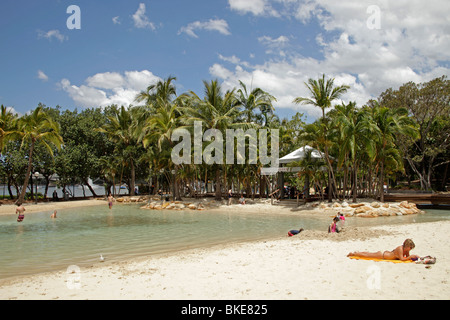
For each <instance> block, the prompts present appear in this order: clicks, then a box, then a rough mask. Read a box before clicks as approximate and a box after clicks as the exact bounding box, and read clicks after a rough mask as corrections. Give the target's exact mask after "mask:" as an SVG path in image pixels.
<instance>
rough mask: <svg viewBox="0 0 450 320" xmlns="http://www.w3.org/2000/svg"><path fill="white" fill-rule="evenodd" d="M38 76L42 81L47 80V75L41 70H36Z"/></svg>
mask: <svg viewBox="0 0 450 320" xmlns="http://www.w3.org/2000/svg"><path fill="white" fill-rule="evenodd" d="M38 78H39V79H41V80H42V81H45V82H46V81H48V76H47V75H46V74H45V73H44V71H42V70H38Z"/></svg>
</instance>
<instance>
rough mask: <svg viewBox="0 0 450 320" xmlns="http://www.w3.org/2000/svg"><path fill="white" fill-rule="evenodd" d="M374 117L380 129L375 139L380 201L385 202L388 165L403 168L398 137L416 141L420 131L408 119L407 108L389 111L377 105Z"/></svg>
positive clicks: (396, 168)
mask: <svg viewBox="0 0 450 320" xmlns="http://www.w3.org/2000/svg"><path fill="white" fill-rule="evenodd" d="M372 117H373V120H374V122H375V123H376V125H377V127H378V135H377V136H374V137H373V138H374V140H375V142H376V144H377V147H376V151H377V160H378V162H379V164H380V170H379V172H380V174H379V191H380V201H382V202H383V201H384V192H383V185H384V180H385V166H386V164H393V167H394V170H398V169H401V168H403V162H402V159H401V156H400V154H399V152H398V149H397V148H396V147H395V143H394V142H395V140H396V137H397V136H398V135H405V136H409V137H412V138H415V139H416V138H417V137H418V131H417V128H416V126H415V123H414V122H413V121H412V120H411V119H410V118H409V117H408V112H407V110H406V109H405V108H398V109H389V108H387V107H384V106H381V105H379V104H378V103H375V104H374V108H373V113H372Z"/></svg>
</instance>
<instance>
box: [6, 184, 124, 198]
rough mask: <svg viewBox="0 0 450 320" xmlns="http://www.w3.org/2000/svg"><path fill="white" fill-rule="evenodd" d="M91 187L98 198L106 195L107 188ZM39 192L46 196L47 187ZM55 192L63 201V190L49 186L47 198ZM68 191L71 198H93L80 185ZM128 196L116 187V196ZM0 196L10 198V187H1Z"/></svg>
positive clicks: (34, 189)
mask: <svg viewBox="0 0 450 320" xmlns="http://www.w3.org/2000/svg"><path fill="white" fill-rule="evenodd" d="M91 187H92V189H94V191H95V193H96V194H97V195H98V196H104V195H105V187H103V186H100V185H96V184H91ZM37 190H38V193H40V194H44V192H45V186H43V185H38V188H37ZM54 190H56V193H57V194H58V198H59V199H62V198H63V197H64V194H63V190H62V188H58V187H54V186H49V187H48V190H47V198H51V197H52V196H53V191H54ZM66 190H68V192H69V195H70V197H72V196H74V197H84V196H86V197H92V196H93V194H92V192H91V191H90V190H89V188H88V187H86V186H85V187H83V186H80V185H74V186H67V187H66ZM111 191H112V187H111ZM11 192H12V194H13V195H14V196H15V195H16V189H15V188H14V187H12V188H11ZM33 192H36V186H34V187H33ZM126 194H128V189H126V188H120V187H119V186H116V188H115V195H126ZM0 195H2V196H3V195H4V196H9V192H8V187H7V186H6V185H3V184H2V185H0Z"/></svg>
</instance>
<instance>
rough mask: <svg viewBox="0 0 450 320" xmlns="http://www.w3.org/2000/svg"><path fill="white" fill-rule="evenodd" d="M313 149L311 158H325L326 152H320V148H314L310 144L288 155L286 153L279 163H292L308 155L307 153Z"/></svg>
mask: <svg viewBox="0 0 450 320" xmlns="http://www.w3.org/2000/svg"><path fill="white" fill-rule="evenodd" d="M309 151H311V158H313V159H323V158H324V153H323V152H320V151H319V150H316V149H314V148H313V147H310V146H304V147H301V148H299V149H297V150H295V151H293V152H291V153H289V154H287V155H285V156H284V157H283V158H280V160H279V163H280V164H281V163H283V164H284V163H290V162H293V161H299V160H301V159H303V158H304V157H305V156H306V153H307V152H309Z"/></svg>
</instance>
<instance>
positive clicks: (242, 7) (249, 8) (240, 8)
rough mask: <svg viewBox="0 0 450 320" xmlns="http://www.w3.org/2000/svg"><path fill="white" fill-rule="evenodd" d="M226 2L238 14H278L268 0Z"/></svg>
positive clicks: (234, 0) (229, 0)
mask: <svg viewBox="0 0 450 320" xmlns="http://www.w3.org/2000/svg"><path fill="white" fill-rule="evenodd" d="M228 4H229V6H230V8H231V9H232V10H235V11H237V12H239V13H240V14H246V13H252V14H254V15H255V16H264V15H266V16H275V17H278V16H279V14H278V12H277V11H276V10H275V9H273V7H272V6H271V5H270V4H269V1H268V0H251V1H249V0H228Z"/></svg>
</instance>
